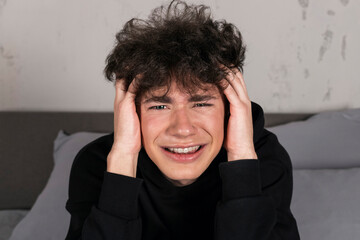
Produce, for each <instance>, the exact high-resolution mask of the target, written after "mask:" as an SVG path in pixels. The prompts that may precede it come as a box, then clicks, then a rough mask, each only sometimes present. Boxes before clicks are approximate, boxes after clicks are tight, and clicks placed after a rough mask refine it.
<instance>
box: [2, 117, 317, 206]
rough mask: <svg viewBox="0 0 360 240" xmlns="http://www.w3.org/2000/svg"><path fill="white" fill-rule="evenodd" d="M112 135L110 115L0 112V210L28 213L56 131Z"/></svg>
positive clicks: (47, 169)
mask: <svg viewBox="0 0 360 240" xmlns="http://www.w3.org/2000/svg"><path fill="white" fill-rule="evenodd" d="M311 115H312V114H311V113H309V114H278V113H268V114H265V127H270V126H275V125H279V124H283V123H287V122H291V121H299V120H305V119H307V118H308V117H310V116H311ZM61 129H63V130H64V131H65V132H67V133H74V132H79V131H91V132H103V133H106V132H112V131H113V113H110V112H99V113H94V112H81V113H79V112H0V196H1V197H0V210H1V209H15V208H16V209H19V208H23V209H28V208H30V207H31V206H32V205H33V203H34V202H35V200H36V197H37V196H38V195H39V193H40V192H41V190H42V189H43V188H44V186H45V184H46V182H47V179H48V177H49V175H50V173H51V170H52V167H53V156H52V152H53V141H54V139H55V138H56V136H57V133H58V132H59V130H61Z"/></svg>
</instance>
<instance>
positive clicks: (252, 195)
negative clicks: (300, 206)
mask: <svg viewBox="0 0 360 240" xmlns="http://www.w3.org/2000/svg"><path fill="white" fill-rule="evenodd" d="M257 106H258V105H257ZM260 110H261V112H262V109H261V108H260ZM261 112H260V113H259V112H258V113H256V111H255V114H259V115H261ZM253 114H254V113H253ZM253 119H254V118H253ZM255 119H256V118H255ZM261 119H263V116H260V123H259V122H254V128H255V129H254V142H255V151H256V153H257V156H258V160H256V159H243V160H236V161H232V162H224V163H221V164H220V165H219V171H220V177H221V180H222V199H221V201H220V202H219V203H218V206H217V208H216V215H215V239H216V240H254V239H256V240H280V239H281V240H297V239H300V237H299V233H298V229H297V224H296V220H295V218H294V217H293V215H292V213H291V210H290V202H291V197H292V187H293V181H292V166H291V161H290V157H289V155H288V153H287V152H286V150H285V149H284V148H283V147H282V146H281V144H280V143H279V142H278V139H277V137H276V136H275V135H274V134H273V133H271V132H269V131H268V130H266V129H264V128H263V120H261ZM261 125H262V126H261ZM259 129H260V130H259Z"/></svg>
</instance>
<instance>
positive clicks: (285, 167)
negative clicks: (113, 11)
mask: <svg viewBox="0 0 360 240" xmlns="http://www.w3.org/2000/svg"><path fill="white" fill-rule="evenodd" d="M244 52H245V48H244V46H243V43H242V39H241V35H240V32H239V31H238V30H237V29H236V27H234V26H233V25H232V24H229V23H226V22H225V21H214V20H212V19H211V17H210V14H209V12H208V8H207V7H205V6H202V5H201V6H193V5H191V6H189V5H187V4H185V3H184V2H179V1H173V2H172V3H170V5H169V6H168V7H160V8H158V9H155V10H154V12H153V13H152V15H151V16H150V18H149V20H148V21H140V20H137V19H133V20H130V21H129V22H128V23H127V24H126V25H125V26H124V28H123V30H122V31H121V32H119V33H118V35H117V44H116V46H115V48H114V50H113V51H112V53H111V54H110V55H109V56H108V58H107V66H106V69H105V73H106V76H107V78H108V79H109V80H113V81H115V89H116V97H115V104H114V133H113V134H110V135H107V136H104V137H101V138H99V139H97V140H95V141H94V142H92V143H90V144H88V145H87V146H85V147H84V148H83V149H82V150H81V151H80V152H79V153H78V155H77V156H76V158H75V161H74V164H73V167H72V170H71V177H70V188H69V199H68V201H67V203H66V209H67V210H68V211H69V213H70V214H71V223H70V228H69V231H68V234H67V238H66V239H131V240H137V239H138V240H140V239H156V240H159V239H167V240H169V239H170V240H171V239H217V240H224V239H234V240H235V239H242V240H243V239H252V240H258V239H272V240H273V239H288V240H296V239H299V235H298V230H297V226H296V221H295V219H294V217H293V215H292V213H291V211H290V201H291V195H292V169H291V162H290V158H289V156H288V154H287V152H286V151H285V149H284V148H283V147H282V146H281V145H280V144H279V142H278V140H277V138H276V136H275V135H274V134H273V133H271V132H269V131H267V130H266V129H264V114H263V110H262V108H261V107H260V106H259V105H257V104H256V103H253V102H251V101H250V99H249V97H248V94H247V90H246V87H245V82H244V79H243V77H242V74H241V71H240V70H242V66H243V61H244Z"/></svg>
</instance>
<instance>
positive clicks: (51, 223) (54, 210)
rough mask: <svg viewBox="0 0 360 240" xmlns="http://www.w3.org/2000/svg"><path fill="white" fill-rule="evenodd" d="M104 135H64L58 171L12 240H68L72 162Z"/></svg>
mask: <svg viewBox="0 0 360 240" xmlns="http://www.w3.org/2000/svg"><path fill="white" fill-rule="evenodd" d="M103 135H104V133H88V132H79V133H75V134H72V135H70V136H69V135H66V134H65V133H64V132H63V131H60V132H59V133H58V135H57V137H56V139H55V142H54V162H55V164H54V169H53V171H52V173H51V175H50V177H49V180H48V182H47V184H46V186H45V188H44V190H43V191H42V192H41V194H40V195H39V196H38V198H37V200H36V202H35V204H34V206H33V207H32V209H31V210H30V212H29V213H28V214H27V215H26V216H25V217H24V219H23V220H22V221H21V222H20V223H19V224H18V225H17V226H16V227H15V229H14V231H13V233H12V235H11V237H10V239H9V240H20V239H21V240H23V239H38V240H48V239H65V236H66V233H67V230H68V227H69V223H70V214H69V213H68V212H67V211H66V209H65V203H66V200H67V196H68V185H69V177H70V170H71V166H72V162H73V160H74V158H75V156H76V154H77V153H78V152H79V151H80V149H81V148H82V147H83V146H85V145H86V144H87V143H89V142H91V141H93V140H95V139H96V138H99V137H101V136H103Z"/></svg>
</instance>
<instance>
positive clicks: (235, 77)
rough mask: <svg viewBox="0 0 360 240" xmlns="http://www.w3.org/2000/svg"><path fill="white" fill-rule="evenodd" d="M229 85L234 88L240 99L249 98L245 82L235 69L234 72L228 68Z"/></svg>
mask: <svg viewBox="0 0 360 240" xmlns="http://www.w3.org/2000/svg"><path fill="white" fill-rule="evenodd" d="M227 79H228V81H229V83H230V85H231V86H232V87H233V88H234V90H235V92H236V94H237V95H238V96H239V98H240V99H241V100H242V101H246V100H249V96H248V93H247V90H246V86H245V82H244V79H243V77H242V74H241V73H240V71H239V70H236V69H235V73H234V72H233V71H231V70H230V69H229V72H228V77H227Z"/></svg>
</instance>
